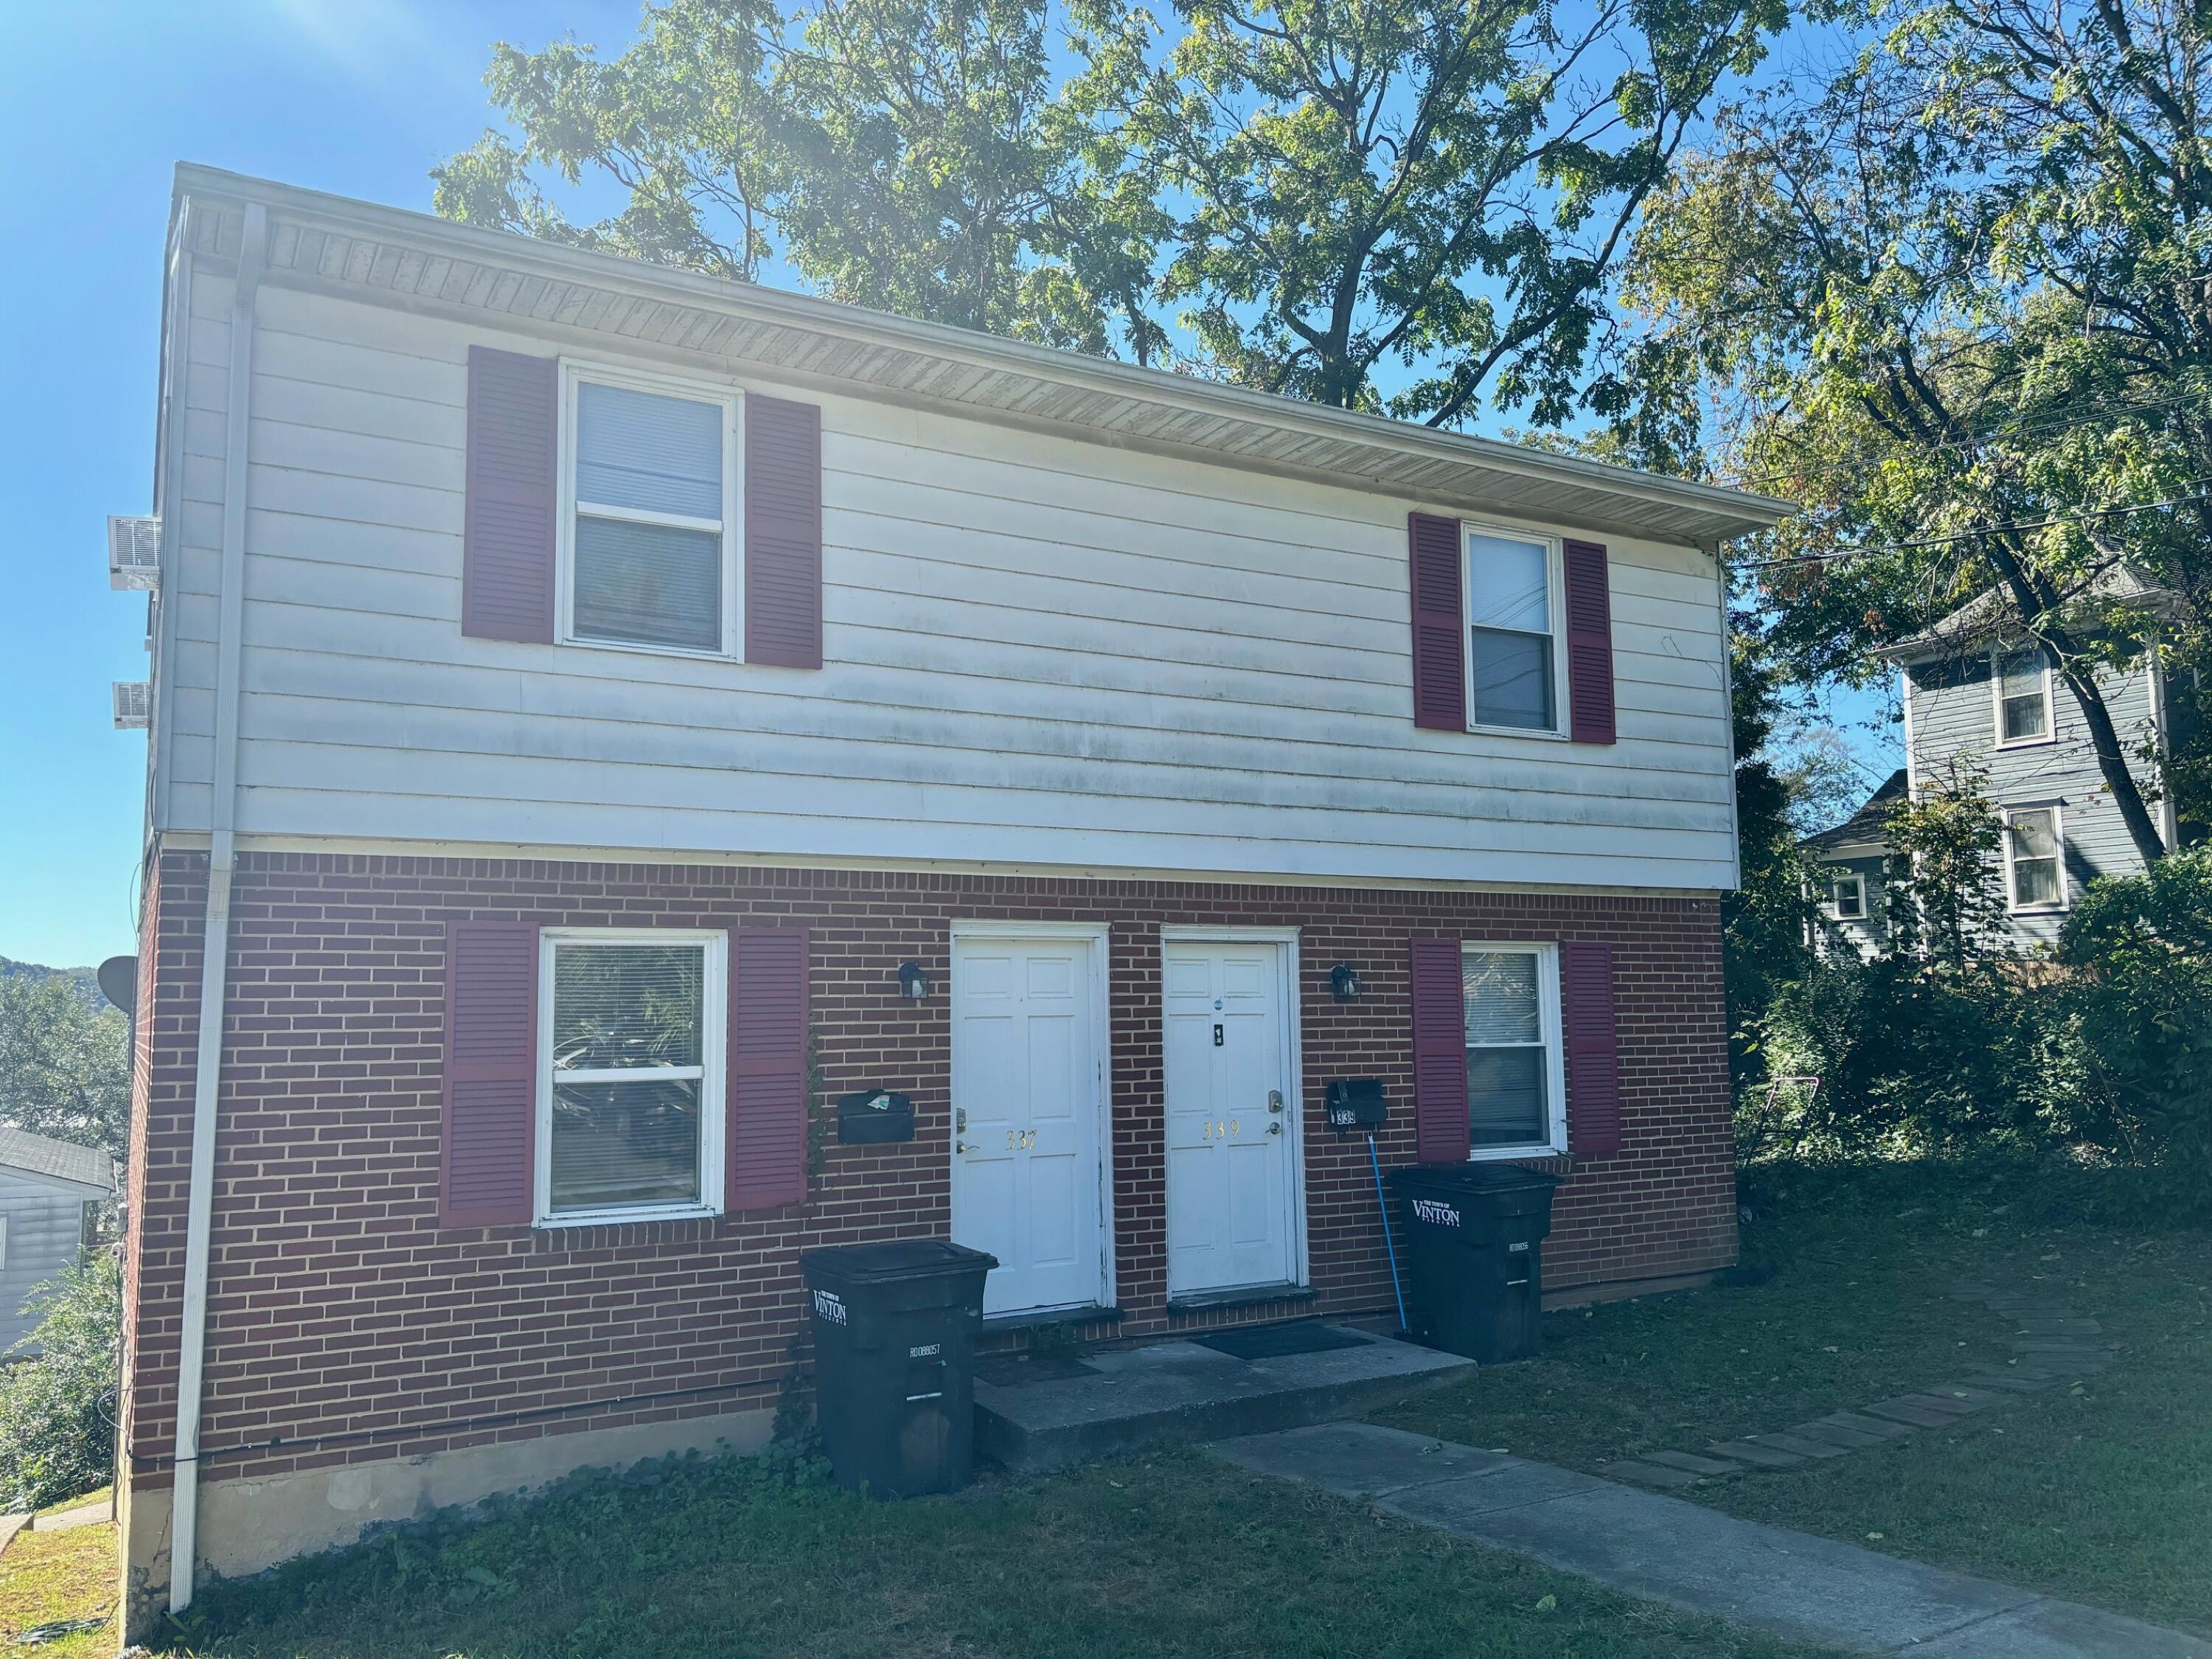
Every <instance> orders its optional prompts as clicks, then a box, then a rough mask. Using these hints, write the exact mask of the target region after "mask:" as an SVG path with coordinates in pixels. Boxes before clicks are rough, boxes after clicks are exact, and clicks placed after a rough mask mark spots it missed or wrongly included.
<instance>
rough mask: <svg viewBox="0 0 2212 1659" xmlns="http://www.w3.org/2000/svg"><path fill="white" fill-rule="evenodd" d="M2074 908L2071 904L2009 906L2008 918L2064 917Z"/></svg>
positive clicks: (2007, 908) (2007, 909) (2006, 910)
mask: <svg viewBox="0 0 2212 1659" xmlns="http://www.w3.org/2000/svg"><path fill="white" fill-rule="evenodd" d="M2072 908H2074V907H2073V906H2072V905H2070V904H2008V905H2007V906H2005V914H2006V915H2008V916H2063V915H2065V914H2066V913H2067V912H2068V911H2069V910H2070V909H2072Z"/></svg>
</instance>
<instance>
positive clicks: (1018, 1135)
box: [1006, 1129, 1036, 1152]
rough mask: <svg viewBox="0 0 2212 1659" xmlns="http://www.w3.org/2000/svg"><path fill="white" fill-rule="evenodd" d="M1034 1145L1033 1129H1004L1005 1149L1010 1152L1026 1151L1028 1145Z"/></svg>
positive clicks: (1034, 1132) (1034, 1134)
mask: <svg viewBox="0 0 2212 1659" xmlns="http://www.w3.org/2000/svg"><path fill="white" fill-rule="evenodd" d="M1032 1146H1036V1130H1035V1129H1009V1130H1007V1131H1006V1150H1007V1151H1008V1152H1027V1151H1029V1149H1030V1147H1032Z"/></svg>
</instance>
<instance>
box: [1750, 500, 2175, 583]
mask: <svg viewBox="0 0 2212 1659" xmlns="http://www.w3.org/2000/svg"><path fill="white" fill-rule="evenodd" d="M2195 482H2196V483H2199V484H2203V483H2212V480H2207V479H2203V478H2199V479H2197V480H2195ZM2200 501H2212V495H2203V494H2199V495H2172V496H2169V497H2167V498H2166V500H2165V501H2138V502H2136V503H2135V504H2134V505H2133V506H2131V507H2099V508H2096V509H2094V510H2093V511H2089V512H2082V513H2052V514H2051V516H2050V517H2049V518H2047V519H2021V520H2017V521H2013V522H2008V523H2005V524H1993V525H1990V526H1985V527H1984V528H1983V529H1979V530H1960V531H1956V532H1953V533H1951V534H1949V535H1947V536H1916V537H1913V538H1911V539H1909V540H1906V541H1898V542H1874V543H1869V544H1867V545H1865V546H1863V547H1839V548H1837V549H1835V550H1833V551H1832V552H1827V553H1800V554H1796V555H1795V556H1791V557H1790V558H1786V559H1750V560H1747V561H1745V562H1743V563H1741V564H1732V565H1730V566H1729V568H1730V569H1731V570H1772V569H1775V568H1778V567H1781V566H1784V565H1799V564H1832V563H1834V562H1836V561H1837V560H1839V559H1856V558H1862V557H1863V556H1866V555H1868V554H1870V553H1901V552H1905V551H1906V550H1910V549H1912V548H1916V547H1948V546H1949V545H1951V544H1953V543H1954V542H1971V541H1978V540H1979V539H1981V538H1983V537H1985V536H2002V535H2007V534H2009V533H2010V532H2014V531H2020V530H2048V529H2050V528H2051V526H2054V525H2062V524H2087V523H2090V522H2092V521H2093V520H2100V519H2118V518H2124V517H2126V516H2127V515H2128V514H2129V513H2151V512H2155V511H2156V510H2157V509H2159V508H2160V507H2189V506H2192V505H2194V504H2196V503H2197V502H2200Z"/></svg>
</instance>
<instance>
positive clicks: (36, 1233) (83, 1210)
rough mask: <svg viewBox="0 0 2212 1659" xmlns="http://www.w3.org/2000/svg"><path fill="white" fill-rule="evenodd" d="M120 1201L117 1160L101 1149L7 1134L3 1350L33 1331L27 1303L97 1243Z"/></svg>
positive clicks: (1, 1239)
mask: <svg viewBox="0 0 2212 1659" xmlns="http://www.w3.org/2000/svg"><path fill="white" fill-rule="evenodd" d="M114 1196H115V1160H114V1159H113V1158H110V1157H108V1155H107V1154H106V1152H101V1151H100V1149H99V1148H98V1147H96V1146H72V1145H70V1143H69V1142H68V1141H66V1140H53V1139H48V1138H47V1137H46V1136H45V1135H34V1134H33V1133H31V1132H30V1131H29V1130H27V1129H5V1128H0V1351H5V1350H8V1349H12V1348H14V1347H15V1345H16V1344H17V1343H18V1342H21V1340H23V1339H24V1338H25V1337H27V1336H28V1335H29V1334H30V1333H31V1328H32V1325H33V1321H32V1320H30V1319H28V1318H26V1317H25V1316H24V1315H23V1312H22V1306H23V1303H24V1300H25V1298H26V1297H28V1296H29V1295H30V1294H31V1292H32V1291H34V1290H36V1289H37V1288H38V1287H39V1286H40V1285H42V1284H44V1283H45V1282H46V1280H48V1279H52V1278H53V1277H54V1276H55V1275H56V1274H57V1273H60V1272H61V1271H62V1269H63V1268H64V1267H68V1266H69V1265H70V1263H71V1262H73V1261H76V1259H77V1256H78V1255H79V1254H80V1253H81V1252H82V1251H83V1250H84V1249H86V1248H87V1246H88V1245H89V1244H91V1243H93V1242H94V1239H95V1237H97V1234H96V1228H97V1225H98V1218H99V1213H100V1206H102V1205H103V1204H106V1203H107V1202H108V1201H110V1200H112V1199H113V1198H114Z"/></svg>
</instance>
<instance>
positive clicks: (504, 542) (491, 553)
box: [461, 346, 561, 645]
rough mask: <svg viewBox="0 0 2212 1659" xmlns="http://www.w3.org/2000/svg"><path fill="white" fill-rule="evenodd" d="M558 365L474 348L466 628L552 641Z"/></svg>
mask: <svg viewBox="0 0 2212 1659" xmlns="http://www.w3.org/2000/svg"><path fill="white" fill-rule="evenodd" d="M560 404H561V381H560V365H559V364H558V363H557V362H556V361H555V360H554V359H553V358H550V357H524V356H518V355H516V354H515V353H514V352H512V351H494V350H492V349H490V348H489V347H487V346H471V347H470V348H469V461H468V498H467V506H466V507H465V509H464V511H463V517H462V532H461V632H462V633H464V634H468V635H474V636H475V637H476V638H477V639H483V640H520V641H525V642H526V643H529V644H535V645H550V644H551V643H552V642H553V526H554V518H555V514H556V510H557V508H556V499H555V498H556V493H557V490H558V484H557V483H556V476H557V464H556V459H555V450H556V439H555V433H556V430H557V428H559V425H560Z"/></svg>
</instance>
